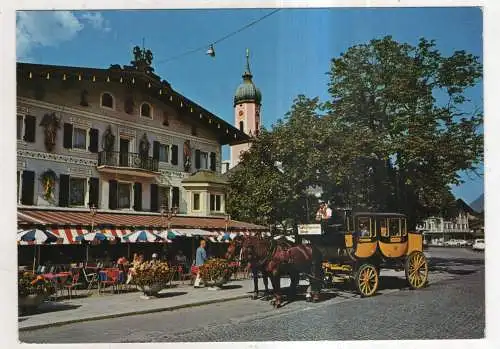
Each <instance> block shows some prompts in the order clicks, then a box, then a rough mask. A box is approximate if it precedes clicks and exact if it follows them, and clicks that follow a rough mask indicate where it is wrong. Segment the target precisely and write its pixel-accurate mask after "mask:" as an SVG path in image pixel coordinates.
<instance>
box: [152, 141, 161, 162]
mask: <svg viewBox="0 0 500 349" xmlns="http://www.w3.org/2000/svg"><path fill="white" fill-rule="evenodd" d="M159 158H160V142H158V141H153V159H155V160H158V159H159Z"/></svg>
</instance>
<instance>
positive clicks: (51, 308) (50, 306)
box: [18, 302, 81, 321]
mask: <svg viewBox="0 0 500 349" xmlns="http://www.w3.org/2000/svg"><path fill="white" fill-rule="evenodd" d="M80 307H81V305H75V304H63V303H55V302H46V303H42V304H40V306H39V307H38V308H34V309H23V310H21V309H20V310H19V311H18V316H28V315H37V314H44V313H52V312H56V311H62V310H72V309H77V308H80ZM24 320H25V319H24ZM19 321H22V320H21V319H19Z"/></svg>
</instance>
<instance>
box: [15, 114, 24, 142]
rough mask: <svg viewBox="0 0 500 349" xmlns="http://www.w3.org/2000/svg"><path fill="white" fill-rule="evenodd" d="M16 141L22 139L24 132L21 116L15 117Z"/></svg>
mask: <svg viewBox="0 0 500 349" xmlns="http://www.w3.org/2000/svg"><path fill="white" fill-rule="evenodd" d="M16 126H17V137H16V138H17V139H18V140H22V139H23V131H24V116H23V115H18V116H17V125H16Z"/></svg>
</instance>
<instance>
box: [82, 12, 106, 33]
mask: <svg viewBox="0 0 500 349" xmlns="http://www.w3.org/2000/svg"><path fill="white" fill-rule="evenodd" d="M82 19H84V20H86V21H87V22H88V23H89V24H90V25H91V26H92V27H94V29H97V30H103V31H105V32H109V31H111V27H110V26H109V21H108V20H105V19H104V17H103V16H102V14H101V13H100V12H86V13H84V14H83V15H82Z"/></svg>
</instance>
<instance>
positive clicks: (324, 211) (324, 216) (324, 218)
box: [316, 201, 332, 233]
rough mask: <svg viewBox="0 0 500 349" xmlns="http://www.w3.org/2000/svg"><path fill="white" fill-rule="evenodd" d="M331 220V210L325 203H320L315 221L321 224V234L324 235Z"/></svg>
mask: <svg viewBox="0 0 500 349" xmlns="http://www.w3.org/2000/svg"><path fill="white" fill-rule="evenodd" d="M331 218H332V209H331V208H330V207H328V205H327V204H326V202H324V201H321V203H320V205H319V209H318V211H317V212H316V220H317V221H320V223H321V233H326V229H327V227H328V221H329V220H330V219H331Z"/></svg>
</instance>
